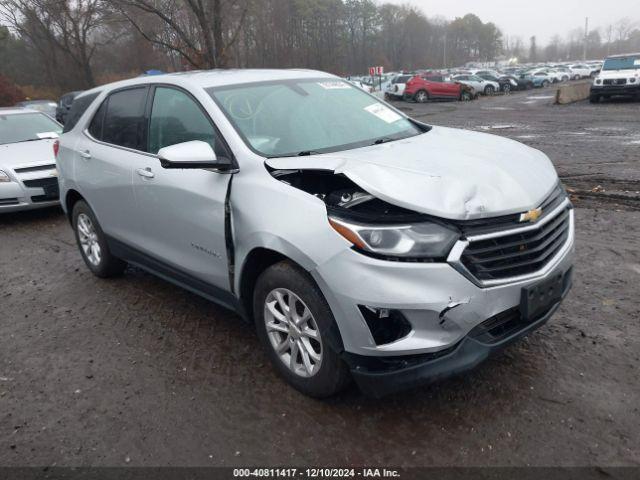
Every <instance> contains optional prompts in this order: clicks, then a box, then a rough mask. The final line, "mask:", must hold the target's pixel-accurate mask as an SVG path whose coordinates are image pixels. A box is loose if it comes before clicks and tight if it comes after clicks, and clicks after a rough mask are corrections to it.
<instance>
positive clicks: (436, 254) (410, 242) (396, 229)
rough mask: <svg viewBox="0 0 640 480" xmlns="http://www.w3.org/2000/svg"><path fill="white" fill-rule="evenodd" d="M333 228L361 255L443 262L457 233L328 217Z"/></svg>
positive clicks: (423, 225)
mask: <svg viewBox="0 0 640 480" xmlns="http://www.w3.org/2000/svg"><path fill="white" fill-rule="evenodd" d="M329 223H330V224H331V226H332V227H333V229H334V230H335V231H336V232H338V233H339V234H340V235H342V236H343V237H344V238H345V239H347V240H348V241H349V242H351V243H353V245H354V246H355V247H356V248H357V249H359V250H362V251H364V252H368V253H372V254H375V255H379V256H383V257H397V258H404V259H410V258H431V259H444V258H446V257H447V255H448V254H449V252H450V251H451V248H452V247H453V244H454V243H456V241H457V240H458V238H459V237H460V233H459V232H458V231H457V230H455V229H453V228H450V227H446V226H444V225H440V224H438V223H433V222H421V223H415V224H412V225H365V224H359V223H352V222H348V221H345V220H343V219H340V218H335V217H329Z"/></svg>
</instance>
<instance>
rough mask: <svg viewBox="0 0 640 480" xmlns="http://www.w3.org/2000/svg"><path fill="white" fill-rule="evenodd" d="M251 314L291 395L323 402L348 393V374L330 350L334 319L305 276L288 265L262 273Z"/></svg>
mask: <svg viewBox="0 0 640 480" xmlns="http://www.w3.org/2000/svg"><path fill="white" fill-rule="evenodd" d="M291 305H293V310H292V309H291ZM253 311H254V317H255V321H256V327H257V330H258V336H259V337H260V341H261V342H262V344H263V346H264V347H265V348H266V349H267V352H268V356H269V358H270V360H271V362H272V364H273V366H274V367H275V368H276V370H277V371H278V373H279V374H280V375H281V376H282V377H283V378H284V379H285V380H286V381H287V382H289V384H291V385H292V386H293V387H294V388H295V389H297V390H298V391H300V392H302V393H304V394H305V395H308V396H310V397H314V398H324V397H329V396H331V395H335V394H336V393H338V392H340V391H341V390H344V388H346V387H347V385H348V384H349V383H350V381H351V375H350V373H349V368H348V367H347V365H346V364H345V363H344V361H343V360H342V359H341V358H340V355H339V353H338V352H337V351H336V349H337V348H336V345H332V344H331V343H332V340H334V338H332V335H333V333H332V332H335V331H337V328H336V327H335V319H334V318H333V314H332V313H331V309H330V308H329V305H328V304H327V301H326V300H325V298H324V296H323V295H322V292H320V289H319V288H318V287H317V285H316V284H315V282H314V281H313V280H312V279H311V277H310V276H309V274H308V273H307V272H305V271H304V270H302V269H301V268H299V267H297V266H296V265H294V264H292V263H290V262H288V261H284V262H280V263H276V264H275V265H273V266H271V267H269V268H268V269H266V270H265V271H264V272H263V273H262V274H261V275H260V277H258V281H257V282H256V286H255V289H254V294H253ZM291 312H293V313H291ZM305 318H306V320H305ZM334 343H335V342H334ZM277 350H278V351H277ZM292 360H293V361H292Z"/></svg>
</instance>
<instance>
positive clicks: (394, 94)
mask: <svg viewBox="0 0 640 480" xmlns="http://www.w3.org/2000/svg"><path fill="white" fill-rule="evenodd" d="M414 76H415V75H413V74H410V73H401V74H399V75H396V76H395V77H393V78H392V79H391V81H390V82H388V83H387V85H386V86H385V89H384V95H385V97H386V98H388V99H402V97H403V96H404V89H405V87H406V86H407V82H408V81H409V80H411V79H412V78H413V77H414Z"/></svg>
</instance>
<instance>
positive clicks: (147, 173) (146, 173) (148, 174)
mask: <svg viewBox="0 0 640 480" xmlns="http://www.w3.org/2000/svg"><path fill="white" fill-rule="evenodd" d="M136 173H137V174H138V175H140V176H141V177H144V178H153V177H155V176H156V174H155V173H153V172H152V171H151V169H150V168H149V167H147V168H138V169H137V170H136Z"/></svg>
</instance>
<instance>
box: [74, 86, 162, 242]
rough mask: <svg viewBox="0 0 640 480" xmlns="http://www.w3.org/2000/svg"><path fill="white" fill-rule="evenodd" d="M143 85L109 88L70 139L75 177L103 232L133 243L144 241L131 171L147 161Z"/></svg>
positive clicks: (144, 92)
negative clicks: (79, 132) (88, 119)
mask: <svg viewBox="0 0 640 480" xmlns="http://www.w3.org/2000/svg"><path fill="white" fill-rule="evenodd" d="M148 91H149V89H148V87H146V86H137V87H132V88H126V89H122V90H117V91H114V92H112V93H111V94H110V95H109V96H108V97H107V98H106V99H105V100H104V101H103V102H102V104H101V105H100V107H99V108H98V110H97V111H96V113H95V114H94V116H93V118H92V120H91V122H90V123H89V127H88V128H87V130H86V131H85V134H84V135H81V136H80V137H79V140H78V143H77V144H76V147H75V148H76V154H77V158H78V160H77V161H76V162H75V164H76V181H77V183H78V186H79V188H80V192H81V193H82V194H83V195H84V196H85V198H86V199H87V201H88V202H89V205H90V206H91V208H92V209H93V211H94V212H95V214H96V216H97V217H98V221H99V222H100V226H101V227H102V229H103V231H104V232H105V233H106V234H107V235H109V236H111V237H113V238H115V239H117V240H120V241H122V242H125V243H127V244H129V245H131V246H134V247H138V248H140V246H141V245H142V242H143V241H144V238H143V231H142V226H141V219H140V216H139V210H138V209H137V207H136V201H135V197H134V194H133V181H132V180H133V171H134V170H135V169H137V168H141V167H142V166H144V165H146V163H147V155H148V154H147V153H146V152H145V151H144V150H145V145H146V122H145V105H146V101H147V95H148Z"/></svg>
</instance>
